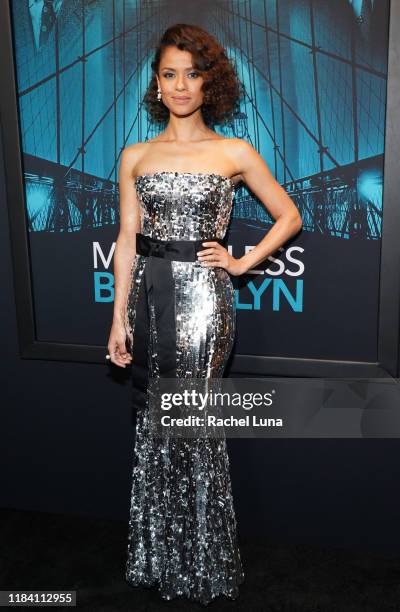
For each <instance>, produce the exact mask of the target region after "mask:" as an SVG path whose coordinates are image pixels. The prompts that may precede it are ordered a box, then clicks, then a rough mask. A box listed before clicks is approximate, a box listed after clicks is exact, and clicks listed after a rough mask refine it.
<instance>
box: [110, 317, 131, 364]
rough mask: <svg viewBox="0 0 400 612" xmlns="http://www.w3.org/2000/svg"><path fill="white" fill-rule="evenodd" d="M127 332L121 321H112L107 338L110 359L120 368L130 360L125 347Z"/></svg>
mask: <svg viewBox="0 0 400 612" xmlns="http://www.w3.org/2000/svg"><path fill="white" fill-rule="evenodd" d="M126 339H127V332H126V328H125V325H124V323H123V322H122V321H113V324H112V326H111V332H110V337H109V339H108V345H107V348H108V352H109V354H110V361H112V363H115V365H117V366H119V367H120V368H126V366H127V365H129V364H130V363H131V361H132V355H131V354H130V353H129V352H128V351H127V348H126Z"/></svg>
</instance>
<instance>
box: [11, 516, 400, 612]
mask: <svg viewBox="0 0 400 612" xmlns="http://www.w3.org/2000/svg"><path fill="white" fill-rule="evenodd" d="M0 521H1V523H0V538H1V539H0V588H1V589H2V590H13V589H14V590H29V589H32V590H46V589H48V590H57V589H59V590H63V591H66V590H76V592H77V593H76V595H77V608H79V609H81V610H93V611H95V612H102V611H107V612H108V611H110V612H114V611H118V610H127V611H132V612H153V611H154V612H156V611H157V612H158V611H159V610H173V611H180V610H212V611H214V610H215V611H220V610H221V611H225V610H232V611H239V610H240V611H241V612H242V611H243V612H244V611H246V612H248V611H253V610H254V611H260V612H264V611H265V612H289V611H290V612H303V611H307V612H317V611H318V612H331V611H332V612H333V611H335V612H356V611H357V612H358V611H360V612H361V611H362V612H386V611H389V610H390V611H392V610H396V611H400V555H390V554H386V555H377V554H367V553H364V552H358V553H357V552H353V553H352V552H349V551H346V550H343V549H339V548H336V549H335V548H322V547H321V548H319V547H317V546H304V545H289V544H287V543H284V544H282V543H277V542H273V541H260V540H259V541H241V542H240V549H241V553H242V559H243V566H244V569H245V572H246V578H245V582H244V584H243V585H242V586H241V591H240V597H239V598H238V599H236V600H235V601H230V600H228V599H226V598H224V597H219V598H217V599H215V600H214V601H213V602H212V603H211V604H210V605H209V606H207V607H204V606H201V605H200V604H193V603H188V601H187V600H186V599H184V598H177V599H175V600H172V601H170V602H167V601H164V600H162V599H160V597H159V594H158V591H157V589H156V588H155V587H152V588H143V587H131V586H129V585H128V584H127V583H126V582H125V580H124V567H125V559H126V540H127V524H125V523H124V522H121V521H111V520H110V521H107V520H93V519H90V518H86V517H76V516H70V515H68V516H67V515H55V514H47V513H42V512H24V511H17V510H9V509H6V510H5V509H3V510H0ZM18 609H22V607H19V608H18ZM53 609H54V608H53ZM58 609H60V607H59V608H58ZM64 609H65V608H64Z"/></svg>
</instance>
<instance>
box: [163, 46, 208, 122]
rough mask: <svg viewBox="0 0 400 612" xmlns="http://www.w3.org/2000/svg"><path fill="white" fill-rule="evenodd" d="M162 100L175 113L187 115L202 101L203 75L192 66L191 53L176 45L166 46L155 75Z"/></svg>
mask: <svg viewBox="0 0 400 612" xmlns="http://www.w3.org/2000/svg"><path fill="white" fill-rule="evenodd" d="M157 84H158V88H159V89H161V97H162V101H163V103H164V104H165V106H166V107H167V108H169V110H170V111H172V112H173V113H175V114H177V115H187V114H189V113H192V112H193V111H195V110H196V109H197V108H199V107H200V106H201V105H202V103H203V95H204V94H203V92H202V91H201V87H202V85H203V77H202V76H201V72H200V71H199V70H196V69H195V68H193V64H192V54H191V53H189V51H182V50H181V49H177V48H176V47H167V48H166V49H165V50H164V52H163V54H162V56H161V61H160V67H159V74H158V75H157Z"/></svg>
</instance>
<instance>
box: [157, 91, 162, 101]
mask: <svg viewBox="0 0 400 612" xmlns="http://www.w3.org/2000/svg"><path fill="white" fill-rule="evenodd" d="M157 100H161V89H158V90H157Z"/></svg>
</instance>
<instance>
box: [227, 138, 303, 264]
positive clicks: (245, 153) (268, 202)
mask: <svg viewBox="0 0 400 612" xmlns="http://www.w3.org/2000/svg"><path fill="white" fill-rule="evenodd" d="M236 160H237V161H236V163H237V165H238V167H239V168H240V174H241V177H242V179H243V181H244V182H245V183H246V185H248V186H249V187H250V189H251V191H252V192H253V193H254V194H255V195H256V196H257V198H258V199H259V200H260V201H261V202H262V203H263V204H264V206H265V208H266V209H267V210H268V212H269V213H270V214H271V216H272V217H273V218H274V219H275V223H274V225H273V226H272V228H271V229H270V230H269V232H268V233H267V234H266V235H265V236H264V238H263V239H262V240H261V242H259V243H258V244H257V245H256V246H255V247H254V249H252V250H251V251H249V252H248V253H246V255H243V257H241V258H240V259H239V260H237V261H238V262H239V264H240V266H239V269H240V270H241V271H240V274H244V273H245V272H247V271H248V270H250V269H251V268H254V266H256V265H257V264H259V263H260V262H262V261H264V259H266V258H267V257H268V255H270V254H271V253H274V252H275V251H276V250H277V249H278V248H279V247H280V246H281V245H283V244H284V243H285V242H286V241H287V240H288V239H289V238H291V237H292V236H294V235H295V234H297V232H298V231H299V230H300V229H301V227H302V219H301V216H300V213H299V211H298V209H297V207H296V205H295V203H294V202H293V200H292V199H291V198H290V197H289V196H288V194H287V193H286V191H285V189H284V188H283V187H282V186H281V185H280V184H279V183H278V181H276V179H275V178H274V176H273V175H272V173H271V171H270V170H269V168H268V166H267V164H266V163H265V161H264V159H263V158H262V157H261V156H260V155H259V153H258V152H257V151H256V150H255V149H254V148H253V146H252V145H251V144H249V143H248V142H246V141H244V140H239V144H238V146H237V148H236Z"/></svg>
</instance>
